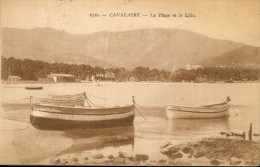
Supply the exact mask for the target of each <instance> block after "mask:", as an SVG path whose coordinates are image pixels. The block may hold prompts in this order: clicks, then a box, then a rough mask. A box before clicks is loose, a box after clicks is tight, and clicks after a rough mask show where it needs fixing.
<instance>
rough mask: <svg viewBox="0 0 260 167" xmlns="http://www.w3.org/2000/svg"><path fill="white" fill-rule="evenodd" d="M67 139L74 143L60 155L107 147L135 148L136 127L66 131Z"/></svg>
mask: <svg viewBox="0 0 260 167" xmlns="http://www.w3.org/2000/svg"><path fill="white" fill-rule="evenodd" d="M63 135H64V136H65V137H69V138H72V139H73V140H74V143H73V145H72V146H71V147H69V148H67V149H65V150H63V151H61V152H60V153H59V154H58V155H62V154H68V153H74V152H82V151H86V150H93V149H104V148H106V147H120V146H127V147H131V148H132V149H133V148H134V136H135V129H134V126H124V127H114V128H101V129H86V130H70V131H64V134H63Z"/></svg>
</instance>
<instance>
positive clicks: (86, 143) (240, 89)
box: [0, 82, 260, 164]
mask: <svg viewBox="0 0 260 167" xmlns="http://www.w3.org/2000/svg"><path fill="white" fill-rule="evenodd" d="M27 86H43V89H42V90H27V89H25V87H27ZM83 92H86V94H87V96H88V98H89V99H91V101H92V102H93V103H94V104H97V105H101V106H106V105H115V106H124V105H126V104H131V103H132V97H133V96H134V99H135V102H136V104H138V106H136V107H137V109H138V110H139V112H140V113H139V112H137V111H136V112H135V114H136V116H135V120H134V125H133V126H127V127H117V128H103V129H88V130H68V131H50V130H39V129H35V128H34V127H33V126H31V124H30V121H29V115H30V112H31V108H30V96H37V97H47V96H48V95H49V94H59V95H68V94H78V93H83ZM227 96H229V97H230V99H231V101H230V109H229V116H227V117H222V118H213V119H172V120H167V119H166V116H165V110H166V106H167V105H168V104H176V105H189V106H192V105H203V104H211V103H218V102H223V101H224V100H225V99H226V97H227ZM259 105H260V83H170V82H167V83H147V82H133V83H128V82H119V83H112V82H100V83H99V84H97V83H60V84H2V85H1V115H0V117H1V118H0V121H1V123H0V138H1V139H0V151H1V154H0V164H48V162H49V161H47V159H48V158H50V157H54V156H79V157H82V158H83V157H86V156H91V155H93V154H96V153H100V154H103V155H104V156H105V157H106V156H109V155H114V156H117V155H118V152H119V151H123V152H126V153H128V154H131V155H134V154H146V155H148V156H149V159H150V160H151V161H153V160H154V161H157V160H159V159H162V158H165V156H164V155H163V154H161V153H160V145H161V144H162V143H165V142H171V143H173V144H181V143H185V142H192V141H197V140H200V139H202V138H207V137H225V136H223V135H221V134H220V132H228V133H231V132H234V133H240V134H241V133H243V132H246V139H247V138H248V131H249V126H250V123H252V129H253V133H255V134H260V106H259ZM258 138H260V137H253V140H259V139H258Z"/></svg>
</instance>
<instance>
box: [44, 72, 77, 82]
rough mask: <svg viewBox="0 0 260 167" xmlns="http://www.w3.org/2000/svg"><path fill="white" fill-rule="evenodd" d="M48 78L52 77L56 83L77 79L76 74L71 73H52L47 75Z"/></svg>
mask: <svg viewBox="0 0 260 167" xmlns="http://www.w3.org/2000/svg"><path fill="white" fill-rule="evenodd" d="M47 78H49V79H52V80H53V82H54V83H60V82H75V81H76V78H75V75H71V74H50V75H47Z"/></svg>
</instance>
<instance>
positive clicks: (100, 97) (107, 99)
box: [85, 92, 108, 100]
mask: <svg viewBox="0 0 260 167" xmlns="http://www.w3.org/2000/svg"><path fill="white" fill-rule="evenodd" d="M85 93H86V92H85ZM86 94H87V95H89V96H92V97H95V98H98V99H102V100H108V99H106V98H104V97H98V96H94V95H92V94H89V93H86Z"/></svg>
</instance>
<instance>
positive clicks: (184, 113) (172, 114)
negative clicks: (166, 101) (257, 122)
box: [166, 97, 230, 119]
mask: <svg viewBox="0 0 260 167" xmlns="http://www.w3.org/2000/svg"><path fill="white" fill-rule="evenodd" d="M229 101H230V99H229V97H227V99H226V100H225V101H224V102H222V103H216V104H207V105H201V106H177V105H172V104H170V105H168V106H167V108H166V118H167V119H174V118H218V117H223V116H226V115H228V114H229Z"/></svg>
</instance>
